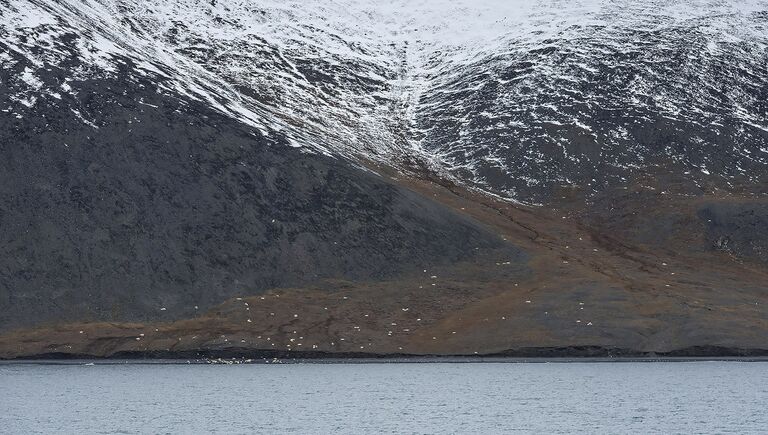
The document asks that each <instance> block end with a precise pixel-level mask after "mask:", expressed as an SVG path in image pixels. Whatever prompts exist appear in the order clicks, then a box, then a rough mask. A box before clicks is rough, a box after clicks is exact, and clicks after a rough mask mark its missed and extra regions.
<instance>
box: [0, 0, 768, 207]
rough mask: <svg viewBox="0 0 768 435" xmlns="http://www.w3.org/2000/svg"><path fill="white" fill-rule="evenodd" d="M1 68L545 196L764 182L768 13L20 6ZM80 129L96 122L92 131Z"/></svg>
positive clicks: (493, 1) (699, 8)
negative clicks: (104, 87)
mask: <svg viewBox="0 0 768 435" xmlns="http://www.w3.org/2000/svg"><path fill="white" fill-rule="evenodd" d="M0 11H1V12H2V19H0V34H1V35H2V41H1V42H0V48H2V50H0V64H1V65H2V68H4V69H13V68H15V69H16V70H17V71H16V77H17V79H16V80H15V81H14V82H13V83H8V84H6V85H7V86H8V88H9V90H8V92H9V94H10V98H11V99H12V100H13V101H14V102H15V103H14V104H13V105H12V106H13V107H7V108H3V110H4V111H6V113H13V114H14V115H15V116H23V115H22V114H21V109H22V108H24V107H26V108H30V107H32V106H34V104H35V101H36V99H37V98H41V97H44V95H46V94H48V95H50V96H54V97H55V96H56V95H61V94H64V93H67V92H70V91H71V92H76V90H72V88H69V85H68V84H67V83H48V82H46V81H45V80H42V79H41V78H43V77H44V76H45V73H44V71H45V70H46V69H48V68H51V67H52V66H55V67H59V68H67V67H68V66H67V65H69V63H70V62H71V61H72V58H73V57H77V58H78V60H79V62H78V63H77V65H78V66H77V67H76V68H75V69H73V70H72V71H71V77H70V78H69V80H70V81H77V80H81V79H85V78H93V77H99V76H109V75H115V74H119V73H121V72H122V71H124V70H125V69H126V68H127V69H129V70H130V73H132V74H142V75H149V76H156V77H157V78H158V80H159V83H160V86H161V88H162V89H163V90H164V91H165V92H169V93H173V94H178V95H182V96H186V97H188V98H192V99H196V100H201V101H204V102H206V103H207V104H209V105H210V106H211V107H213V108H215V109H217V110H219V111H220V112H223V113H225V114H228V115H230V116H233V117H235V118H237V119H239V120H241V121H243V122H246V123H248V124H250V125H252V126H254V127H257V128H259V129H260V130H261V131H262V132H265V133H267V134H279V135H283V136H285V137H287V138H288V139H289V140H290V141H291V143H293V144H294V145H295V146H300V147H305V149H307V150H309V151H311V150H314V151H319V152H323V153H326V154H330V155H334V156H341V157H345V158H352V159H360V158H362V159H367V160H374V161H378V162H382V163H387V164H391V165H393V166H396V167H400V168H402V169H406V167H405V165H404V164H405V163H407V166H408V167H412V166H414V165H415V166H428V167H429V169H431V170H433V171H436V172H439V173H440V174H441V175H443V176H450V177H454V178H456V179H458V180H462V181H464V182H466V183H468V184H469V185H472V186H475V187H480V188H482V189H484V190H486V191H489V192H492V193H495V194H500V195H503V196H506V197H509V198H516V199H520V200H526V201H532V200H533V201H536V200H540V199H542V198H544V197H546V196H547V194H548V192H549V191H550V190H551V189H552V188H553V187H556V186H559V185H581V186H584V185H589V186H591V187H592V188H594V189H597V188H599V187H600V186H606V185H610V184H611V183H616V182H619V183H621V182H624V181H625V180H627V179H628V178H630V177H631V176H632V174H633V173H634V172H635V171H638V170H642V169H644V168H647V167H656V166H660V165H661V166H670V168H671V169H670V170H672V171H674V172H676V173H678V174H679V175H680V176H681V177H687V178H690V179H691V180H693V182H694V183H697V184H699V185H702V183H703V181H702V178H715V179H719V180H724V182H725V183H726V185H730V184H733V183H755V182H759V181H760V180H765V179H766V177H768V175H767V174H766V172H767V171H766V169H765V165H766V163H768V151H766V150H768V121H766V119H767V118H768V109H766V107H767V105H766V104H767V103H766V101H767V100H768V89H766V81H767V80H768V54H766V50H767V48H766V47H768V36H767V35H768V1H765V0H744V1H704V0H679V1H672V2H670V1H660V0H645V1H641V2H633V1H628V0H583V1H562V0H540V1H528V0H525V1H523V0H511V1H502V0H472V1H470V0H450V1H449V0H421V1H406V0H390V1H381V2H374V1H368V0H366V1H363V0H338V1H332V0H307V1H302V2H285V1H279V0H257V1H245V0H240V1H238V0H210V1H206V2H201V1H197V0H169V1H162V2H160V1H150V0H12V1H11V2H10V3H0ZM84 121H86V122H87V121H88V120H85V119H84Z"/></svg>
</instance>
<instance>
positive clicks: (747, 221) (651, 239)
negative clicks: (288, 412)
mask: <svg viewBox="0 0 768 435" xmlns="http://www.w3.org/2000/svg"><path fill="white" fill-rule="evenodd" d="M397 178H398V179H397V181H396V182H397V183H399V184H400V185H406V186H407V187H408V188H410V189H413V190H414V191H416V192H418V193H419V194H420V195H422V200H423V201H434V202H436V203H438V204H440V205H441V206H445V207H446V208H447V209H450V210H453V211H454V212H456V213H458V214H460V215H462V216H465V217H467V218H468V219H471V220H472V221H474V222H477V223H478V224H479V225H481V226H483V227H484V228H487V229H488V231H490V232H492V233H493V234H494V235H495V236H496V237H498V239H499V240H500V241H502V242H503V243H505V244H510V245H513V246H514V247H515V250H514V251H510V250H509V249H507V248H505V247H504V246H490V247H488V246H476V244H473V243H472V242H471V241H469V242H465V243H463V246H464V248H465V249H466V250H467V251H468V252H467V255H466V256H464V258H462V259H461V260H458V261H452V262H444V263H442V264H434V263H433V262H424V263H423V264H425V266H424V267H425V268H423V269H422V268H421V266H419V267H418V268H417V269H416V270H411V271H408V272H405V273H401V274H398V275H396V276H393V277H388V278H387V279H365V280H342V279H324V280H318V281H317V282H314V283H312V284H310V285H305V286H298V287H297V286H286V287H276V288H270V289H268V290H266V291H262V292H257V293H253V292H248V291H243V292H242V293H240V294H238V295H236V296H234V297H231V298H227V299H226V300H222V301H220V303H219V304H217V305H214V306H211V307H208V308H206V309H204V310H199V311H195V313H194V314H193V315H182V316H179V315H176V314H175V313H172V312H168V311H167V309H166V310H165V311H160V310H162V308H160V307H157V309H156V310H155V312H154V313H152V314H151V315H148V316H147V317H148V319H147V320H145V321H140V322H138V321H131V322H126V321H119V320H111V319H110V320H107V319H83V320H81V321H77V320H75V319H73V321H69V322H65V323H61V322H53V323H48V324H44V325H37V326H35V327H32V328H21V329H14V330H12V331H8V332H6V333H5V334H3V335H2V337H0V352H1V353H0V354H1V355H2V356H3V357H5V358H20V357H32V356H34V357H45V356H55V357H82V356H89V357H90V356H95V357H120V356H122V357H142V356H149V357H184V358H191V357H205V356H208V357H216V356H224V357H271V356H283V357H290V356H294V357H328V356H345V357H348V356H396V355H511V356H607V355H613V356H621V355H635V356H636V355H652V354H656V355H681V356H692V355H700V356H718V355H764V354H766V350H768V311H767V310H766V306H768V268H766V262H765V258H764V257H761V255H762V254H763V253H764V252H765V251H764V250H763V249H764V248H763V247H764V246H765V245H764V243H765V241H766V240H767V239H766V238H765V231H766V225H765V224H766V221H765V219H766V214H765V210H766V207H767V204H768V202H766V201H765V200H760V199H755V198H739V197H734V196H732V195H728V196H723V197H715V196H709V195H703V196H698V197H690V196H682V195H675V194H661V193H660V192H659V190H658V189H657V188H655V187H654V186H650V185H641V184H636V185H633V186H632V187H630V188H628V189H626V190H624V189H621V192H613V193H610V194H606V195H605V196H604V197H601V198H598V199H596V200H595V201H594V202H592V203H591V206H589V207H585V206H583V204H584V201H583V199H581V200H575V199H574V200H573V202H572V203H571V204H566V203H567V202H568V201H564V202H563V205H562V206H560V207H557V208H542V207H529V206H521V205H514V204H509V203H505V202H501V201H498V200H495V199H492V198H489V197H487V196H483V195H478V194H475V193H472V192H468V191H465V190H460V189H457V188H455V187H453V186H449V187H445V186H442V185H439V184H435V183H433V182H427V181H423V180H417V179H407V180H406V179H403V178H402V177H397ZM569 194H570V195H571V196H573V192H570V193H569ZM573 204H578V206H576V205H573ZM619 206H620V207H621V209H619V210H620V211H619V212H617V207H619ZM722 210H727V212H723V211H722ZM745 228H746V229H745ZM744 231H754V232H755V234H754V236H752V237H751V238H749V240H748V241H747V242H740V241H739V237H740V235H742V234H743V232H744ZM761 231H762V233H761ZM761 237H762V238H761ZM761 243H763V244H762V245H761ZM427 264H428V266H426V265H427ZM193 308H194V307H193Z"/></svg>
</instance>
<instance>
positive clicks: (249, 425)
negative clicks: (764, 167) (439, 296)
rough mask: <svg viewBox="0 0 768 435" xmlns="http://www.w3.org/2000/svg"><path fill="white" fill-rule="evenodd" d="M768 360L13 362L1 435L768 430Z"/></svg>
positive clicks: (2, 397) (7, 369) (6, 373)
mask: <svg viewBox="0 0 768 435" xmlns="http://www.w3.org/2000/svg"><path fill="white" fill-rule="evenodd" d="M767 431H768V363H765V362H735V361H713V362H624V363H603V362H570V363H558V362H549V363H514V364H513V363H506V364H505V363H473V364H469V363H420V364H391V363H390V364H387V363H372V364H254V365H185V364H136V363H132V364H114V363H103V362H98V361H97V362H94V365H85V363H75V364H40V363H33V364H0V432H2V433H8V434H32V433H45V434H50V433H68V434H91V433H109V434H112V433H147V434H155V433H185V434H186V433H189V434H200V433H243V434H245V433H264V434H280V433H302V434H330V433H349V434H361V433H374V434H377V433H406V434H426V433H430V434H432V433H434V434H438V433H439V434H443V433H462V434H471V433H494V434H495V433H637V434H649V433H664V434H670V433H681V434H691V433H738V434H744V433H766V432H767Z"/></svg>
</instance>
